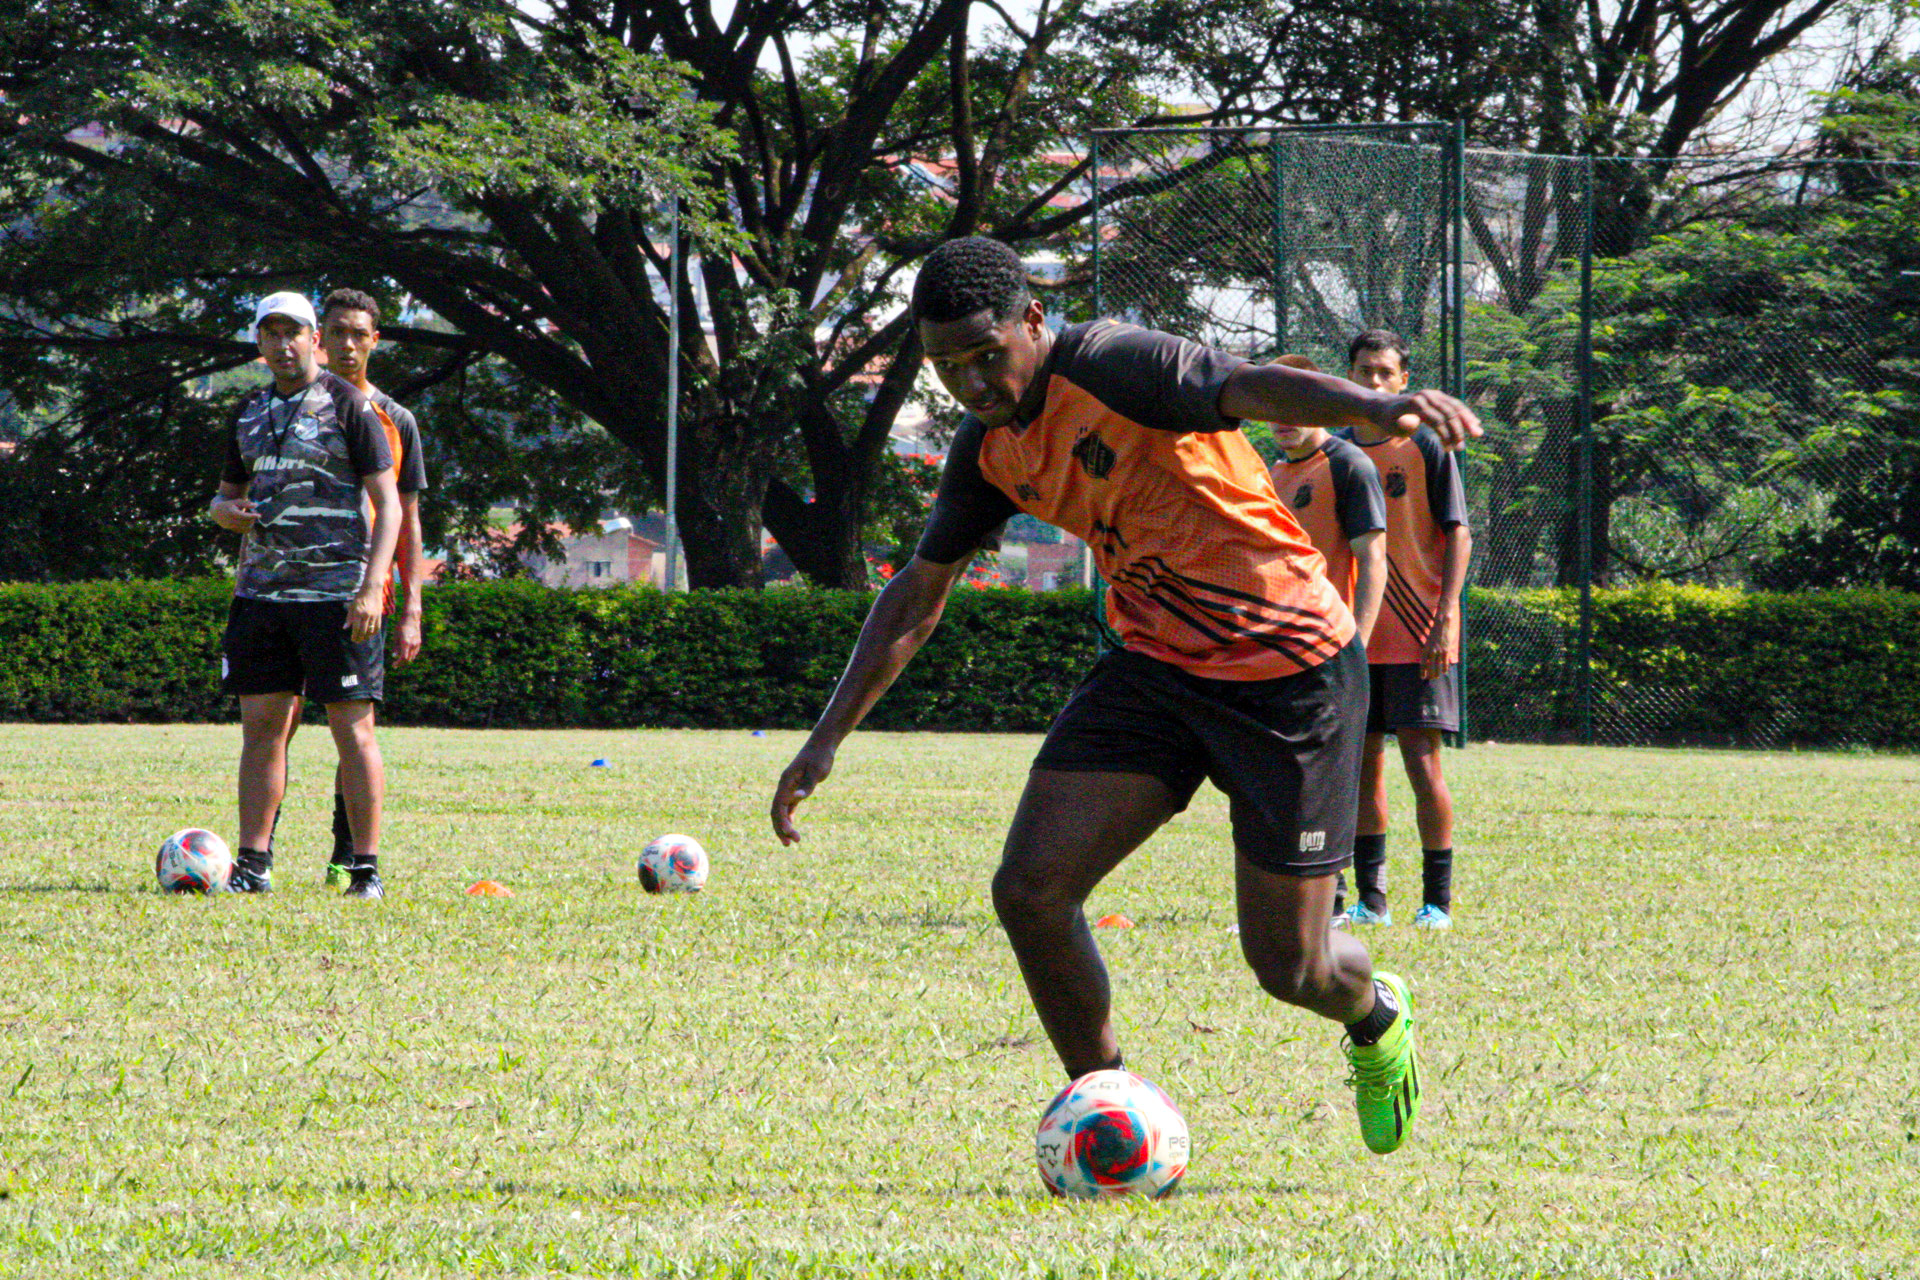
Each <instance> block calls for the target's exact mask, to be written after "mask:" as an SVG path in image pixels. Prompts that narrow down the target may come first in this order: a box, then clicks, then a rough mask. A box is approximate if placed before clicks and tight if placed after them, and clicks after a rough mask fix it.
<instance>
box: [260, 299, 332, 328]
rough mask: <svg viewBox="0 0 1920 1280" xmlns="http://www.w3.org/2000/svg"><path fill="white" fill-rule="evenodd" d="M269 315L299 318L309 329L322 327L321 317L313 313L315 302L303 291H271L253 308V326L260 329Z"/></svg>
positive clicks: (291, 318)
mask: <svg viewBox="0 0 1920 1280" xmlns="http://www.w3.org/2000/svg"><path fill="white" fill-rule="evenodd" d="M268 316H285V317H286V318H287V319H289V320H298V321H299V322H300V323H301V324H303V325H305V326H307V328H309V329H318V328H319V327H320V318H319V317H318V316H316V315H314V314H313V304H312V303H311V302H308V301H307V298H306V295H305V294H301V293H270V294H268V295H267V296H266V297H264V298H262V299H260V301H259V302H258V303H257V304H255V306H254V308H253V327H254V328H256V329H258V328H259V327H260V325H261V323H262V322H263V321H265V320H266V318H267V317H268Z"/></svg>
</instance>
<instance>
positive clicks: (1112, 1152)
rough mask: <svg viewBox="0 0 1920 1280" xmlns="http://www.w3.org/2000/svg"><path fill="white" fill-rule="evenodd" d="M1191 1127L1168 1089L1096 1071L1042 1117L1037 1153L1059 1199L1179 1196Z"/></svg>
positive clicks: (1070, 1088) (1126, 1074) (1136, 1078)
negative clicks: (1167, 1091) (1188, 1132)
mask: <svg viewBox="0 0 1920 1280" xmlns="http://www.w3.org/2000/svg"><path fill="white" fill-rule="evenodd" d="M1187 1147H1188V1140H1187V1121H1186V1117H1185V1116H1182V1115H1181V1114H1180V1108H1178V1107H1176V1106H1174V1105H1173V1099H1172V1098H1169V1097H1168V1096H1167V1095H1166V1091H1165V1090H1163V1089H1161V1087H1160V1086H1159V1085H1157V1084H1155V1083H1153V1082H1152V1081H1151V1080H1148V1079H1145V1078H1144V1077H1141V1076H1137V1075H1135V1074H1134V1073H1133V1072H1131V1071H1118V1070H1116V1071H1091V1072H1088V1073H1087V1074H1086V1075H1084V1076H1081V1077H1080V1078H1079V1079H1078V1080H1075V1081H1074V1082H1073V1083H1072V1084H1070V1085H1068V1086H1067V1087H1066V1088H1064V1089H1062V1090H1061V1091H1060V1092H1059V1093H1058V1094H1056V1095H1055V1096H1054V1099H1053V1101H1052V1102H1049V1103H1048V1104H1047V1109H1046V1111H1045V1112H1044V1113H1042V1114H1041V1116H1040V1131H1039V1132H1038V1133H1037V1134H1035V1135H1034V1153H1035V1155H1036V1156H1038V1157H1039V1161H1040V1178H1041V1180H1042V1181H1043V1182H1045V1183H1046V1184H1047V1190H1049V1191H1051V1192H1053V1194H1055V1195H1057V1196H1071V1197H1073V1198H1074V1199H1077V1200H1095V1199H1100V1198H1103V1197H1109V1196H1146V1197H1148V1198H1149V1199H1154V1200H1159V1199H1162V1198H1164V1197H1166V1196H1170V1195H1172V1194H1173V1193H1174V1191H1175V1189H1176V1188H1178V1187H1179V1185H1180V1179H1181V1177H1182V1175H1184V1174H1185V1173H1186V1171H1187Z"/></svg>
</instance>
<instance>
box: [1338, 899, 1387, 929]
mask: <svg viewBox="0 0 1920 1280" xmlns="http://www.w3.org/2000/svg"><path fill="white" fill-rule="evenodd" d="M1347 919H1348V920H1350V921H1351V922H1353V923H1354V924H1392V923H1393V910H1392V908H1390V907H1382V908H1381V909H1380V910H1378V911H1375V910H1374V909H1373V908H1372V907H1370V906H1368V905H1367V904H1366V903H1364V902H1356V903H1354V904H1353V906H1352V908H1351V909H1350V910H1348V912H1347Z"/></svg>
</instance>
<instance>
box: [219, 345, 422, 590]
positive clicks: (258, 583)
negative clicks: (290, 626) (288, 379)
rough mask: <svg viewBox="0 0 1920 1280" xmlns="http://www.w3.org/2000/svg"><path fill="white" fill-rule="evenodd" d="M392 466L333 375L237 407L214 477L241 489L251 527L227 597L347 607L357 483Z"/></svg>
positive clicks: (354, 395)
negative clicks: (223, 462)
mask: <svg viewBox="0 0 1920 1280" xmlns="http://www.w3.org/2000/svg"><path fill="white" fill-rule="evenodd" d="M391 466H393V455H392V453H391V452H390V451H389V450H388V448H387V435H386V429H385V427H384V425H383V424H382V423H381V421H380V419H379V417H378V415H376V414H375V413H374V411H373V407H372V405H370V404H369V403H368V402H367V398H366V397H365V396H363V395H361V394H360V392H358V391H356V390H355V389H354V388H353V387H352V386H351V385H350V384H349V383H348V382H347V381H346V380H345V379H343V378H340V377H337V376H335V375H334V374H331V373H326V372H324V371H323V372H322V373H321V374H320V376H319V377H318V378H316V379H314V381H313V382H312V383H311V384H309V385H308V386H307V387H306V388H305V389H304V390H302V391H297V392H295V393H294V394H293V395H291V396H282V395H280V394H278V393H277V392H276V391H275V390H274V389H273V388H272V387H271V386H267V387H262V388H261V389H260V390H258V391H255V392H253V393H252V394H251V395H249V396H247V397H246V398H245V399H244V400H242V401H241V402H240V407H239V408H238V409H237V410H236V411H235V412H234V416H233V431H232V433H231V435H230V436H229V442H228V452H227V467H226V470H225V472H223V473H222V475H221V477H220V478H221V479H222V480H223V481H225V482H227V483H228V484H244V485H246V486H247V497H248V498H249V499H251V500H252V502H253V505H254V508H255V509H256V510H257V511H258V512H259V513H260V519H259V521H258V522H257V523H255V524H254V526H253V529H252V531H251V532H249V533H248V535H247V537H246V540H245V541H244V542H243V543H242V544H241V547H240V572H239V577H238V580H237V581H236V582H235V584H234V594H235V595H239V596H246V597H248V598H249V599H253V600H277V601H302V600H351V599H353V597H354V596H355V595H356V594H357V593H358V592H359V590H360V581H361V578H362V577H363V576H364V575H365V573H366V565H367V552H368V550H369V545H370V540H369V534H370V532H371V529H370V526H369V524H368V520H367V513H366V509H365V506H364V505H363V501H364V500H363V497H362V493H361V480H362V478H363V477H365V476H369V475H374V474H376V473H378V472H381V471H385V470H387V469H388V468H389V467H391Z"/></svg>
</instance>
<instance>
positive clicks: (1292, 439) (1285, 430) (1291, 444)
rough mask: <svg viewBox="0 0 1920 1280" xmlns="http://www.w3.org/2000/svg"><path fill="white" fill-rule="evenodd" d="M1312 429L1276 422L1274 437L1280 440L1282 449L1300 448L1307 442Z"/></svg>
mask: <svg viewBox="0 0 1920 1280" xmlns="http://www.w3.org/2000/svg"><path fill="white" fill-rule="evenodd" d="M1312 430H1313V428H1311V427H1283V426H1281V425H1280V424H1279V423H1277V422H1276V423H1275V424H1274V425H1273V438H1274V439H1275V440H1277V441H1279V443H1280V447H1281V448H1282V449H1298V448H1300V447H1301V446H1302V445H1304V444H1306V442H1307V436H1308V435H1309V434H1310V433H1311V432H1312Z"/></svg>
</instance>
